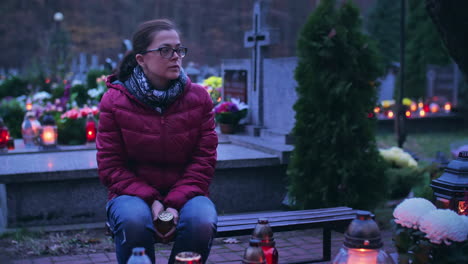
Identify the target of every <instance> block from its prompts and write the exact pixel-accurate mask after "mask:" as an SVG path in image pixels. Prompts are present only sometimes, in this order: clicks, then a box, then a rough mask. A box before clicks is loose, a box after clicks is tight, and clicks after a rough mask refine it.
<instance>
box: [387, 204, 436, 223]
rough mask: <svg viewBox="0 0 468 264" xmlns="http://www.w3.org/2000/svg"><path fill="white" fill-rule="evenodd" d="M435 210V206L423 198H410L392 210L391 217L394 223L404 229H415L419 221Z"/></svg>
mask: <svg viewBox="0 0 468 264" xmlns="http://www.w3.org/2000/svg"><path fill="white" fill-rule="evenodd" d="M434 210H436V207H435V205H433V204H432V203H431V202H429V201H428V200H426V199H423V198H410V199H405V200H404V201H403V202H401V203H400V204H399V205H398V206H397V207H396V208H395V210H393V217H395V223H397V224H400V225H402V226H404V227H408V228H414V229H417V228H418V226H419V219H420V218H421V217H422V216H423V215H425V214H427V213H429V212H431V211H434Z"/></svg>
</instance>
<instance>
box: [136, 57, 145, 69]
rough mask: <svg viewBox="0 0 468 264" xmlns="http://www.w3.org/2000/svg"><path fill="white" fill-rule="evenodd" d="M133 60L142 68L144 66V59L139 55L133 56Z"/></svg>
mask: <svg viewBox="0 0 468 264" xmlns="http://www.w3.org/2000/svg"><path fill="white" fill-rule="evenodd" d="M135 60H136V62H137V63H138V65H140V66H141V67H143V65H144V64H145V58H144V57H143V55H141V54H137V55H135Z"/></svg>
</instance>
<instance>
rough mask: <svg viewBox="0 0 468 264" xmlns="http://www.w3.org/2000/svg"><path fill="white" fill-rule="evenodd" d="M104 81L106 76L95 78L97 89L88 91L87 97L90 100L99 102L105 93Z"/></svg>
mask: <svg viewBox="0 0 468 264" xmlns="http://www.w3.org/2000/svg"><path fill="white" fill-rule="evenodd" d="M106 79H107V76H106V75H101V76H100V77H98V78H96V85H97V87H96V88H93V89H89V90H88V96H89V98H90V99H91V100H94V101H96V102H99V101H101V98H102V96H103V95H104V93H105V92H106V91H107V86H106Z"/></svg>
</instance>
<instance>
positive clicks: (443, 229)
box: [419, 209, 468, 245]
mask: <svg viewBox="0 0 468 264" xmlns="http://www.w3.org/2000/svg"><path fill="white" fill-rule="evenodd" d="M464 218H468V217H466V216H462V215H458V214H457V213H455V212H454V211H452V210H449V209H438V210H434V211H431V212H429V213H427V214H425V215H424V216H423V217H421V219H420V222H419V229H420V230H421V231H422V232H424V233H426V238H428V239H429V240H430V241H431V242H432V243H435V244H441V243H442V242H444V243H445V244H446V245H450V244H451V243H452V241H456V242H463V241H465V240H466V239H467V236H468V229H467V228H466V223H465V221H466V220H465V219H464Z"/></svg>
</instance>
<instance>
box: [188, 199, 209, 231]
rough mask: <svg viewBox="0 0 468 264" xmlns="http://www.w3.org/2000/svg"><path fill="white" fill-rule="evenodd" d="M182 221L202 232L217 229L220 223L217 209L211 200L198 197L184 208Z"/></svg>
mask: <svg viewBox="0 0 468 264" xmlns="http://www.w3.org/2000/svg"><path fill="white" fill-rule="evenodd" d="M180 221H181V222H185V223H186V224H187V226H192V227H194V228H195V227H196V228H200V230H207V231H208V230H209V229H216V226H217V223H218V215H217V213H216V207H215V206H214V204H213V202H212V201H211V200H210V199H209V198H207V197H205V196H197V197H195V198H192V199H191V200H189V201H188V202H187V204H186V205H185V206H184V207H183V208H182V210H181V215H180Z"/></svg>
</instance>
